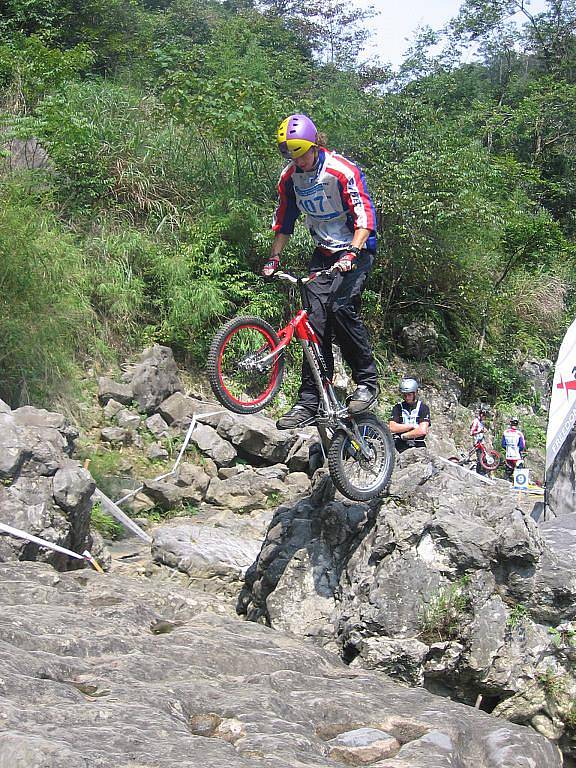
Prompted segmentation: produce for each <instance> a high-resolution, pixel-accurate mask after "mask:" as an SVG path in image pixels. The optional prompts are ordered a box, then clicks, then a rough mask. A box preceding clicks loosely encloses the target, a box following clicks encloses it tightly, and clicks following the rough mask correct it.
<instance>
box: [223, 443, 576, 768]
mask: <svg viewBox="0 0 576 768" xmlns="http://www.w3.org/2000/svg"><path fill="white" fill-rule="evenodd" d="M319 492H320V486H318V487H317V493H319ZM517 504H518V502H517V494H516V493H515V492H513V491H512V490H511V487H510V485H509V484H508V483H506V482H505V481H496V482H495V483H494V484H492V485H486V484H484V483H483V482H482V480H481V479H480V478H479V477H477V476H475V475H474V474H471V473H465V472H463V471H462V470H461V469H460V468H459V467H458V466H454V465H452V464H450V463H447V462H444V461H442V460H440V459H438V458H436V457H434V456H433V455H432V454H430V453H429V452H428V451H426V450H418V449H413V450H410V451H406V452H405V453H404V454H402V455H401V456H400V457H398V462H397V467H396V470H395V473H394V476H393V481H392V483H391V486H390V489H389V496H388V497H387V498H386V499H384V500H383V501H382V502H381V503H380V504H378V505H376V506H373V507H368V506H366V505H362V504H352V503H350V502H344V501H328V502H326V501H325V500H322V498H320V497H319V496H318V495H315V494H313V495H312V496H310V497H308V498H304V499H302V500H301V501H299V502H298V503H297V504H295V505H283V506H282V507H280V508H279V509H278V510H277V511H276V514H275V516H274V519H273V520H272V522H271V525H270V529H269V531H268V532H267V536H266V539H265V541H264V544H263V546H262V550H261V552H260V554H259V557H258V558H257V560H256V561H255V563H254V564H253V566H252V567H251V568H249V569H248V571H247V575H246V580H245V586H244V589H243V591H242V593H241V596H240V600H239V605H238V610H239V611H240V612H241V613H243V614H245V615H246V616H247V617H248V618H249V619H252V620H255V621H265V622H267V623H269V624H270V625H271V626H272V627H275V628H279V629H283V630H286V631H289V632H293V633H295V634H298V635H301V636H310V637H314V638H316V639H317V640H319V641H321V642H322V643H324V644H326V645H327V647H331V648H336V647H337V648H339V650H340V653H341V655H342V657H343V658H344V659H346V660H348V661H349V662H350V663H351V664H352V666H358V667H362V668H370V669H375V670H378V671H380V672H382V673H385V674H387V675H391V676H392V677H394V678H396V679H398V680H399V681H402V682H403V683H408V684H411V685H419V686H425V687H427V688H428V689H430V690H432V691H434V692H436V693H440V694H442V695H450V696H452V697H455V698H457V699H459V700H461V701H463V702H466V703H467V704H470V705H474V704H476V703H478V702H479V703H480V704H481V705H482V706H483V707H485V708H486V709H487V710H488V711H491V710H492V709H495V708H496V709H497V711H498V712H499V713H501V714H502V715H504V716H506V717H509V718H510V719H511V720H514V721H515V722H521V723H523V724H526V725H532V726H533V727H534V728H535V729H537V730H538V731H540V732H541V733H542V734H544V735H545V736H547V737H549V738H552V739H554V740H555V741H557V742H558V743H559V744H560V745H561V746H562V749H563V750H564V751H565V753H566V754H570V755H572V754H574V753H575V752H576V741H575V731H576V729H575V722H574V718H573V710H572V702H573V700H574V697H575V696H576V674H575V669H574V666H573V661H572V656H574V657H576V650H575V649H576V608H575V605H576V577H575V575H574V574H575V573H576V561H575V557H576V545H575V544H574V543H573V542H574V541H575V538H574V536H573V533H574V532H573V531H569V530H567V528H566V526H565V525H564V526H562V525H560V523H559V522H556V523H550V524H548V523H547V524H546V526H544V527H543V528H542V529H541V530H539V529H538V527H537V525H536V523H535V522H534V520H533V519H532V518H531V516H530V514H529V513H528V512H527V511H525V510H524V509H523V508H521V507H519V506H517ZM562 626H563V627H565V629H564V630H560V629H559V627H562ZM508 700H510V704H509V705H507V704H506V702H507V701H508Z"/></svg>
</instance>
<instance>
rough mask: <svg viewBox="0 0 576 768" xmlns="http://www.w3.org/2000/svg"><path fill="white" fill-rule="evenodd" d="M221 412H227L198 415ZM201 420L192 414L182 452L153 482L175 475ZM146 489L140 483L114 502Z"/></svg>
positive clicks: (117, 502)
mask: <svg viewBox="0 0 576 768" xmlns="http://www.w3.org/2000/svg"><path fill="white" fill-rule="evenodd" d="M219 413H226V411H224V410H222V411H210V412H209V413H199V414H198V416H218V414H219ZM198 423H199V422H198V421H197V419H196V414H194V415H193V416H192V421H191V422H190V426H189V427H188V431H187V432H186V436H185V438H184V442H183V443H182V447H181V448H180V452H179V453H178V458H177V459H176V462H175V464H174V466H173V467H172V469H171V470H170V471H169V472H165V473H164V474H163V475H158V477H154V478H153V480H152V482H155V483H157V482H158V480H164V479H165V478H167V477H170V476H171V475H173V474H174V473H175V472H176V470H177V469H178V465H179V464H180V462H181V460H182V457H183V456H184V451H185V450H186V448H188V443H189V442H190V439H191V438H192V432H194V429H195V428H196V426H197V424H198ZM143 489H144V486H143V485H139V486H138V488H135V489H134V490H133V491H130V493H127V494H126V495H125V496H122V498H120V499H117V500H116V501H115V502H114V503H115V504H116V505H117V506H118V505H120V504H123V503H124V502H125V501H128V499H131V498H132V496H136V494H137V493H140V491H142V490H143Z"/></svg>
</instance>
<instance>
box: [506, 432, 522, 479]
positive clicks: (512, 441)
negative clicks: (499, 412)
mask: <svg viewBox="0 0 576 768" xmlns="http://www.w3.org/2000/svg"><path fill="white" fill-rule="evenodd" d="M509 424H510V426H509V427H508V429H505V430H504V433H503V435H502V448H505V449H506V465H505V467H504V474H505V475H506V479H507V480H512V478H513V476H514V470H515V469H516V467H522V466H523V465H524V461H523V457H522V454H523V453H524V451H525V450H526V440H525V438H524V435H523V434H522V432H521V430H520V428H519V422H518V419H516V418H512V419H510V422H509Z"/></svg>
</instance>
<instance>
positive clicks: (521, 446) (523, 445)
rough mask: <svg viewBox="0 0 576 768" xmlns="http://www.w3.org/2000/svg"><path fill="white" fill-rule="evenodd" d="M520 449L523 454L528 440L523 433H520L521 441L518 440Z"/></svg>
mask: <svg viewBox="0 0 576 768" xmlns="http://www.w3.org/2000/svg"><path fill="white" fill-rule="evenodd" d="M518 449H519V450H520V452H521V453H522V452H523V451H525V450H526V440H525V439H524V435H523V434H522V432H520V435H519V439H518Z"/></svg>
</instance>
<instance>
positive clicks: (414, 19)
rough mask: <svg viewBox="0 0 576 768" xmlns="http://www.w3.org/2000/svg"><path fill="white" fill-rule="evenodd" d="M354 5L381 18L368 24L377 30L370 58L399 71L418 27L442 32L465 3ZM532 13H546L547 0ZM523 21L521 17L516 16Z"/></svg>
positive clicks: (401, 0)
mask: <svg viewBox="0 0 576 768" xmlns="http://www.w3.org/2000/svg"><path fill="white" fill-rule="evenodd" d="M354 5H355V6H357V7H359V8H366V7H368V6H370V5H373V6H374V8H375V9H376V11H380V14H379V16H377V17H376V18H374V19H372V20H371V21H370V22H369V23H370V24H371V26H372V27H373V29H374V36H373V38H372V42H371V43H369V44H368V45H367V47H366V55H367V56H375V55H377V56H379V58H380V59H381V61H382V62H387V61H388V62H391V63H392V64H393V66H394V67H398V66H399V65H400V63H401V62H402V58H403V55H404V54H405V53H406V51H407V49H408V47H409V45H410V42H409V41H410V39H411V38H412V37H413V34H414V32H415V31H416V29H417V28H418V27H419V26H429V27H432V29H440V28H441V27H443V26H444V25H445V24H446V23H447V22H448V21H449V20H450V19H452V18H453V17H454V16H456V14H457V13H458V9H459V8H460V6H461V5H462V0H354ZM527 7H528V9H529V10H530V11H531V12H532V13H537V12H539V11H542V10H544V8H545V7H546V0H529V2H528V3H527ZM517 18H518V19H520V18H521V15H520V14H517Z"/></svg>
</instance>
